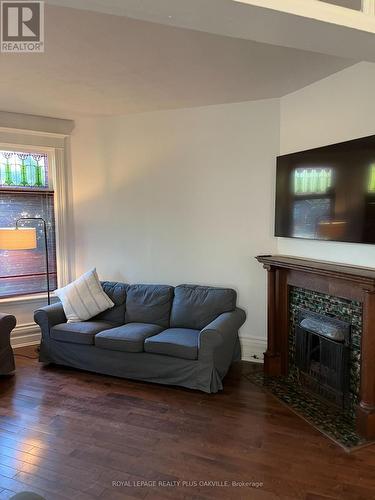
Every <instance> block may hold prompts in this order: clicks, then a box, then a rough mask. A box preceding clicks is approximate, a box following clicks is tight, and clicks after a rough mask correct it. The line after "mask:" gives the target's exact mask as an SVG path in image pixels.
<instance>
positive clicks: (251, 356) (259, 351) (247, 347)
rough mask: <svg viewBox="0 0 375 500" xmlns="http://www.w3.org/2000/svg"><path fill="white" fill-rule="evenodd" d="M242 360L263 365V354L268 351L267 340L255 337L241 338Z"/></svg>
mask: <svg viewBox="0 0 375 500" xmlns="http://www.w3.org/2000/svg"><path fill="white" fill-rule="evenodd" d="M240 341H241V345H242V360H243V361H253V362H254V363H263V353H264V352H265V351H266V349H267V341H266V339H260V338H255V337H241V338H240Z"/></svg>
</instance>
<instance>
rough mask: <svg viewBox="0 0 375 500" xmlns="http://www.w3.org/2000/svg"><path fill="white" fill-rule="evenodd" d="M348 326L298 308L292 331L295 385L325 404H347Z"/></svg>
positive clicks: (343, 322)
mask: <svg viewBox="0 0 375 500" xmlns="http://www.w3.org/2000/svg"><path fill="white" fill-rule="evenodd" d="M349 361H350V324H349V323H347V322H345V321H341V320H338V319H336V318H332V317H329V316H326V315H323V314H318V313H314V312H313V311H309V310H305V309H302V308H300V309H299V310H298V320H297V324H296V327H295V366H296V371H297V376H298V381H299V383H300V384H301V385H302V386H304V387H305V388H306V389H308V390H309V391H311V392H313V393H314V395H316V396H318V397H320V398H321V399H324V400H325V401H327V402H329V403H331V404H334V405H337V406H340V407H342V408H345V407H348V404H349V397H348V396H349V387H350V386H349Z"/></svg>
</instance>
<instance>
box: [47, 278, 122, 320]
mask: <svg viewBox="0 0 375 500" xmlns="http://www.w3.org/2000/svg"><path fill="white" fill-rule="evenodd" d="M54 293H55V295H56V296H57V297H58V298H59V299H60V300H61V303H62V305H63V308H64V312H65V316H66V317H67V319H68V323H74V322H78V321H86V320H89V319H91V318H93V317H94V316H97V315H98V314H100V313H101V312H103V311H106V310H107V309H109V308H111V307H113V306H114V305H115V304H114V303H113V302H112V300H111V299H110V298H109V297H108V295H107V294H106V293H105V292H104V290H103V288H102V286H101V284H100V281H99V278H98V273H97V272H96V269H95V268H93V269H91V271H88V272H87V273H84V274H82V276H80V277H79V278H78V279H76V280H75V281H72V282H71V283H69V284H68V285H66V286H64V287H63V288H58V289H57V290H55V292H54Z"/></svg>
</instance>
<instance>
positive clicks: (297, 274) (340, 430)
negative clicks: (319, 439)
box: [254, 255, 375, 448]
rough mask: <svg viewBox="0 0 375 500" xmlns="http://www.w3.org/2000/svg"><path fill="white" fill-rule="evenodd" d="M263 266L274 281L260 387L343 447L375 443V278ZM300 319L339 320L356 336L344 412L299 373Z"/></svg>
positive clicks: (325, 268) (290, 264)
mask: <svg viewBox="0 0 375 500" xmlns="http://www.w3.org/2000/svg"><path fill="white" fill-rule="evenodd" d="M257 260H258V261H259V262H260V263H262V264H263V267H264V268H265V269H266V270H267V275H268V339H267V351H266V353H265V359H264V374H263V375H262V374H258V375H255V376H254V381H255V382H256V383H262V384H263V385H264V386H265V387H266V388H267V389H268V390H270V391H271V392H272V393H273V394H275V395H276V396H277V397H278V398H279V399H280V400H281V401H283V402H284V403H286V404H288V406H290V407H291V408H292V409H293V410H295V411H296V412H297V413H299V414H300V415H301V416H303V417H304V418H305V419H306V420H308V421H309V422H310V423H312V425H314V426H315V427H317V428H318V429H319V430H321V431H322V432H323V433H325V434H326V435H328V436H329V437H331V438H332V439H334V440H335V441H337V442H338V443H339V444H341V445H342V446H344V447H347V448H351V447H353V446H358V445H362V444H363V443H366V442H368V441H372V440H374V439H375V363H374V362H373V360H374V359H375V270H374V269H369V268H364V267H359V266H349V265H345V264H338V263H329V262H324V261H317V260H310V259H302V258H296V257H290V256H279V255H275V256H258V257H257ZM300 311H308V314H310V311H311V312H312V313H313V317H314V315H315V316H317V317H322V318H327V319H328V321H330V318H333V319H339V320H341V321H342V322H345V323H346V324H347V325H348V328H350V340H348V342H346V344H345V345H347V348H346V351H345V352H346V353H347V359H346V363H345V366H346V367H347V371H348V376H347V383H346V384H345V387H346V391H345V405H344V408H342V407H338V406H335V405H332V403H330V402H329V401H328V400H327V401H325V400H324V397H323V398H322V397H321V395H320V396H319V395H317V394H314V393H313V392H311V390H310V389H311V388H308V387H306V386H305V385H304V384H303V383H302V382H301V380H303V379H302V377H301V370H300V369H299V368H298V367H297V366H296V360H297V358H298V360H299V362H300V353H301V350H300V349H301V347H300V345H299V344H296V338H298V339H300V338H301V337H296V328H297V325H299V328H300V323H299V322H298V321H299V320H298V318H299V316H298V315H299V314H300ZM299 331H300V330H299ZM311 338H312V337H311ZM348 339H349V337H348ZM299 342H300V340H299ZM311 342H312V341H310V344H309V345H310V346H311V345H312V344H311ZM296 347H297V350H296ZM312 351H313V349H312ZM296 352H298V353H299V354H298V356H297V354H296ZM320 365H321V363H320ZM310 366H311V365H310ZM302 372H303V370H302Z"/></svg>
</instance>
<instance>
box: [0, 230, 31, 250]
mask: <svg viewBox="0 0 375 500" xmlns="http://www.w3.org/2000/svg"><path fill="white" fill-rule="evenodd" d="M36 247H37V243H36V229H35V228H23V227H22V228H15V227H2V228H0V250H32V249H33V248H36Z"/></svg>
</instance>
